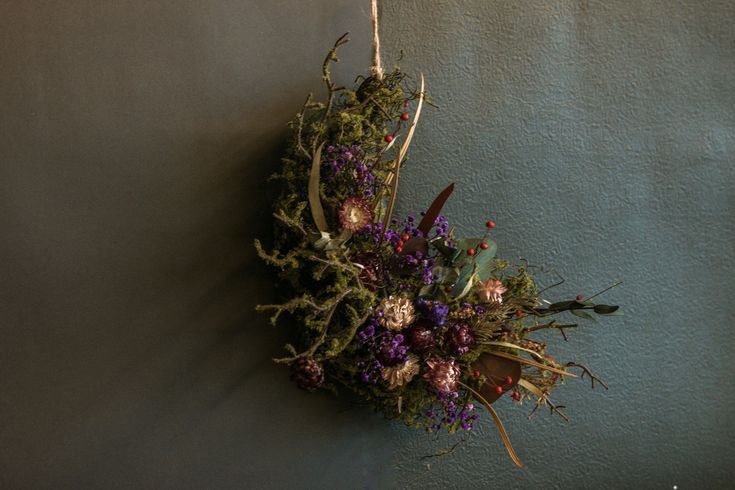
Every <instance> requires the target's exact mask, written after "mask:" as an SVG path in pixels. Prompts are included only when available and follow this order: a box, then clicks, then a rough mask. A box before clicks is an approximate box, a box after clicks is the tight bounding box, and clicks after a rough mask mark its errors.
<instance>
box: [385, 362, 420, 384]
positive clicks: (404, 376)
mask: <svg viewBox="0 0 735 490" xmlns="http://www.w3.org/2000/svg"><path fill="white" fill-rule="evenodd" d="M418 372H419V358H418V357H416V356H415V355H413V354H410V355H409V356H408V359H406V362H404V363H403V364H398V365H397V366H388V367H384V368H383V379H384V380H385V381H387V382H388V389H389V390H394V389H396V388H398V387H399V386H403V385H405V384H406V383H408V382H409V381H411V380H412V379H413V377H414V376H416V375H417V374H418Z"/></svg>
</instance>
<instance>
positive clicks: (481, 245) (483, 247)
mask: <svg viewBox="0 0 735 490" xmlns="http://www.w3.org/2000/svg"><path fill="white" fill-rule="evenodd" d="M489 246H490V245H488V244H487V243H485V242H482V243H481V244H480V248H481V249H483V250H487V247H489Z"/></svg>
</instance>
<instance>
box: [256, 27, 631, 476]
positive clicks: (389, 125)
mask: <svg viewBox="0 0 735 490" xmlns="http://www.w3.org/2000/svg"><path fill="white" fill-rule="evenodd" d="M345 42H347V39H346V35H345V36H342V37H341V38H339V40H337V42H336V43H335V45H334V47H333V48H332V49H331V50H330V51H329V53H328V55H327V57H326V59H325V60H324V64H323V67H322V74H323V79H324V82H325V84H326V88H327V97H326V101H325V102H318V101H316V100H314V99H313V98H312V96H311V95H310V96H309V97H308V98H307V99H306V102H305V103H304V106H303V108H302V110H301V111H300V112H299V113H298V114H297V116H296V118H295V120H294V121H293V122H292V123H291V127H292V129H293V134H292V137H291V139H290V141H289V143H288V145H287V147H286V150H285V153H284V156H283V159H282V161H283V168H282V170H281V171H280V172H279V173H277V174H276V175H274V178H275V179H277V180H278V181H279V182H280V185H281V189H282V191H281V193H280V196H279V197H278V198H277V199H276V201H275V202H274V210H275V213H274V214H273V216H274V218H275V227H274V247H273V249H272V250H271V251H266V250H265V249H264V248H263V246H262V245H261V243H260V242H259V241H256V242H255V246H256V248H257V251H258V254H259V255H260V257H262V259H263V260H265V261H266V262H267V263H269V264H271V265H272V266H274V267H275V268H276V269H277V270H278V279H277V290H278V292H279V294H281V295H282V296H283V298H284V301H283V302H282V303H280V304H272V305H260V306H258V309H259V310H269V311H272V313H273V314H272V316H271V318H270V320H271V323H273V324H274V325H275V324H276V323H277V321H278V320H279V319H282V318H283V320H284V321H283V323H286V324H287V325H290V326H291V327H292V329H291V331H292V333H293V340H292V342H291V343H289V344H287V345H286V346H285V349H286V351H287V352H288V355H287V356H286V357H282V358H278V359H276V360H275V361H276V362H277V363H281V364H287V365H289V366H290V368H291V378H292V380H293V381H294V382H295V383H296V384H297V385H298V386H299V387H300V388H303V389H307V390H315V389H318V388H328V389H332V390H335V391H338V390H340V389H345V388H346V389H347V390H348V391H349V392H352V393H354V394H356V395H357V396H359V397H360V398H361V399H363V400H364V401H366V402H368V403H369V404H371V405H372V406H373V407H374V408H375V409H376V410H378V411H380V412H382V413H383V414H385V415H386V416H387V417H389V418H392V419H399V420H402V421H403V422H405V423H406V424H408V425H409V426H415V427H421V428H424V429H426V430H429V431H435V430H439V429H446V430H448V431H449V432H456V431H462V430H465V431H469V430H471V429H472V428H473V426H474V425H475V423H476V421H477V419H478V416H479V412H480V411H479V410H478V409H477V406H478V404H481V405H483V406H484V407H486V408H487V410H488V411H489V413H490V415H491V416H492V419H493V421H494V422H495V424H496V426H497V427H498V429H499V431H500V434H501V437H502V439H503V441H504V443H505V445H506V448H507V449H508V452H509V454H510V456H511V458H512V459H513V461H514V462H515V463H516V464H517V465H519V466H521V463H520V461H519V460H518V458H517V456H516V455H515V452H514V451H513V448H512V446H511V444H510V441H509V439H508V436H507V434H506V433H505V430H504V428H503V425H502V423H501V422H500V419H499V418H498V415H497V413H496V412H495V410H494V409H493V407H492V404H493V403H494V402H495V401H496V400H498V399H499V398H500V397H502V396H504V395H508V396H510V397H511V398H512V399H513V400H514V401H515V402H518V404H520V403H521V402H522V401H524V400H531V401H532V403H533V404H534V409H533V410H534V411H535V410H536V409H538V408H539V407H542V406H545V407H548V408H549V409H550V410H551V412H552V413H557V414H559V415H560V416H562V417H564V418H566V416H565V415H564V413H563V411H562V410H561V409H562V408H563V407H560V406H557V405H556V404H554V403H553V402H552V400H551V399H550V393H551V392H552V390H553V389H554V388H555V387H557V386H558V385H559V384H560V383H562V382H563V381H564V380H565V379H567V378H572V377H576V376H577V375H576V374H574V373H573V372H572V370H573V369H576V370H577V371H576V372H577V374H579V373H580V372H581V375H582V376H585V375H587V376H589V378H590V379H591V381H592V387H593V388H594V386H595V383H599V384H600V385H602V386H604V387H605V388H607V386H606V385H605V384H604V383H603V382H602V381H600V380H599V379H598V378H597V377H595V375H593V374H592V372H591V371H590V370H589V369H587V368H586V367H585V366H583V365H581V364H577V363H575V362H566V363H562V362H558V361H557V360H555V359H554V358H553V357H552V356H551V355H549V354H548V352H547V345H546V343H544V342H539V341H536V340H533V338H532V335H533V334H534V333H535V332H537V331H539V330H543V329H556V330H558V331H559V332H561V334H562V335H564V338H565V339H566V333H565V330H566V329H571V328H573V327H576V326H577V325H576V324H574V323H563V322H560V321H558V320H556V319H555V318H556V315H558V314H560V313H563V312H569V313H571V314H573V315H576V316H577V317H580V318H582V319H591V318H592V316H591V314H598V315H609V314H614V313H615V312H616V311H617V310H618V307H617V306H612V305H604V304H596V303H594V302H592V301H591V300H592V299H593V298H592V297H591V298H588V299H584V298H582V297H581V296H578V297H577V298H575V299H571V300H567V301H560V302H554V303H549V302H548V301H546V300H545V299H544V297H543V296H542V293H543V292H545V291H541V290H539V287H538V286H537V284H536V282H535V281H534V278H533V277H532V275H531V273H530V271H529V267H528V266H527V264H525V263H521V264H511V263H510V262H507V261H505V260H500V259H498V258H496V249H497V247H496V244H495V242H494V241H493V240H492V238H491V236H492V230H493V228H494V227H495V223H494V222H493V221H492V220H488V221H487V222H486V223H484V226H482V228H481V229H482V233H480V234H479V235H480V236H479V237H477V238H459V237H457V236H455V233H454V230H453V229H452V228H451V227H450V224H449V221H448V220H447V218H446V217H445V216H443V215H442V214H441V209H442V207H443V205H444V203H445V202H446V200H447V199H448V198H449V197H450V195H451V194H452V192H453V189H454V185H453V184H450V185H449V186H448V187H446V188H445V189H444V190H443V191H441V192H440V193H439V194H438V196H437V197H436V199H435V200H434V201H433V202H432V203H430V205H429V206H428V207H423V206H421V205H419V207H418V210H419V211H421V210H423V212H421V213H419V214H418V215H409V216H406V217H405V218H400V219H399V218H396V217H394V216H393V208H394V204H395V201H396V199H397V197H398V184H399V182H400V175H401V170H402V165H403V163H404V161H405V159H406V156H407V152H408V148H409V145H410V144H411V141H412V138H413V136H414V131H415V129H416V125H417V123H418V121H419V118H420V115H421V113H422V109H423V108H424V107H425V105H426V104H428V101H427V97H426V93H425V89H424V79H423V76H422V77H421V78H420V81H419V83H418V87H414V88H410V83H409V78H408V77H407V76H406V75H405V74H404V73H402V72H401V71H400V70H398V69H396V70H394V71H392V72H390V73H385V74H383V73H382V70H381V69H379V67H378V69H374V70H373V74H372V75H370V76H368V77H367V78H364V77H359V78H358V79H357V81H356V87H355V88H353V89H350V88H346V87H338V86H336V84H335V83H334V82H333V81H332V79H331V77H330V72H329V68H330V64H331V63H332V62H335V61H337V49H338V48H339V47H340V46H341V45H342V44H344V43H345ZM377 59H378V60H379V57H377ZM596 296H597V295H595V297H596Z"/></svg>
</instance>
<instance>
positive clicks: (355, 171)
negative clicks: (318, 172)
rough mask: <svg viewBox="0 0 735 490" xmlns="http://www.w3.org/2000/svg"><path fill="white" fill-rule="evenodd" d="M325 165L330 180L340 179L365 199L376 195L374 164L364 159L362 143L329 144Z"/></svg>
mask: <svg viewBox="0 0 735 490" xmlns="http://www.w3.org/2000/svg"><path fill="white" fill-rule="evenodd" d="M324 166H325V167H326V170H327V172H325V174H326V178H327V180H328V181H329V182H335V181H337V180H338V179H339V180H342V181H343V182H345V183H346V184H347V185H348V187H350V188H352V190H353V191H354V194H353V195H356V196H359V197H362V198H365V199H367V198H371V197H373V196H375V191H376V179H375V175H374V174H373V169H372V165H371V164H369V163H365V162H364V161H363V160H362V157H361V153H360V145H352V146H342V145H336V146H335V145H329V146H328V147H327V148H326V158H325V163H324Z"/></svg>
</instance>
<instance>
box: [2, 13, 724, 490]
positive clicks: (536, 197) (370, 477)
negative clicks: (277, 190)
mask: <svg viewBox="0 0 735 490" xmlns="http://www.w3.org/2000/svg"><path fill="white" fill-rule="evenodd" d="M368 13H369V2H367V0H365V1H360V2H355V1H346V0H342V1H331V2H325V1H322V2H320V1H316V0H310V1H295V0H288V1H286V0H277V1H273V0H271V1H267V2H266V1H261V0H253V1H249V2H242V1H238V2H236V1H232V0H221V1H209V0H207V1H196V2H195V1H189V0H186V1H178V2H149V1H142V0H132V1H130V2H124V3H123V2H110V1H98V0H95V1H92V0H88V1H77V2H58V1H51V2H37V1H28V2H13V3H10V2H4V3H0V63H1V66H2V74H1V75H0V107H2V111H1V112H0V196H2V201H1V202H2V206H0V227H2V234H0V254H1V260H0V274H1V275H2V277H3V281H2V283H0V319H1V320H2V321H0V373H1V374H2V378H1V379H2V382H1V385H0V386H2V388H1V390H0V391H1V393H2V396H1V397H0V419H1V420H2V423H1V424H0V487H1V488H12V489H24V488H33V489H36V488H54V489H58V488H74V489H79V488H156V489H161V488H172V489H174V488H175V489H182V488H320V489H321V488H482V489H484V488H521V487H528V488H530V487H543V488H590V487H599V488H628V487H637V488H673V486H674V485H677V486H678V488H680V489H686V488H729V487H731V486H732V479H733V476H735V475H733V470H732V468H733V467H735V452H734V451H733V449H732V442H731V441H732V440H733V439H734V438H735V422H733V418H732V416H731V414H732V404H733V403H735V384H734V383H733V382H732V378H731V376H732V373H733V372H734V371H735V361H734V360H733V355H732V349H733V345H734V344H735V334H734V333H733V331H734V330H733V322H732V319H731V314H732V309H733V307H732V293H733V290H735V287H734V286H735V266H734V265H733V262H734V260H733V259H735V247H733V242H734V241H735V219H734V215H735V166H734V165H733V157H735V88H734V87H735V29H734V28H733V25H735V4H734V3H733V2H731V1H728V0H707V1H700V0H678V1H667V2H664V1H656V0H653V1H648V2H638V1H633V0H621V1H617V2H600V1H594V0H577V1H572V0H552V1H523V2H502V1H496V0H465V1H459V0H445V1H438V0H422V1H418V0H413V1H410V0H402V1H399V0H382V1H381V15H382V21H381V33H382V46H383V55H384V56H383V58H384V61H385V62H386V64H388V65H391V64H392V62H393V61H394V60H396V59H397V58H398V57H399V55H400V52H401V50H402V51H403V59H402V62H401V64H402V67H403V68H404V70H406V71H407V72H409V73H412V74H414V75H415V76H417V75H418V74H419V73H420V72H423V73H424V74H425V75H426V80H427V84H428V90H429V91H430V93H431V94H432V96H433V98H434V101H435V102H436V103H437V105H438V106H440V108H439V109H437V110H427V111H426V113H425V114H424V116H423V117H422V121H421V124H420V126H419V129H418V131H417V134H416V139H415V143H414V145H413V146H412V152H411V157H410V160H409V162H408V164H407V166H406V170H405V172H404V174H403V175H404V177H403V181H402V188H401V192H402V194H401V197H400V202H399V208H400V209H399V212H409V211H415V210H416V209H418V208H421V207H423V206H425V205H426V203H427V202H428V201H429V200H430V199H431V198H432V197H433V196H434V194H435V193H436V191H437V190H438V189H440V188H442V187H443V186H444V185H445V184H446V183H447V182H449V181H454V182H456V183H457V191H456V192H455V194H454V195H453V196H452V198H451V200H450V201H449V203H448V205H447V208H446V214H447V215H448V216H449V217H450V219H451V220H452V221H453V222H454V223H455V224H456V225H457V227H458V229H459V230H460V231H461V232H462V233H467V234H470V233H472V230H474V229H478V228H479V227H481V226H482V223H483V222H484V221H485V219H486V217H487V216H492V217H493V218H494V219H495V221H496V222H497V223H498V228H497V229H496V230H497V231H496V238H497V241H498V244H499V247H500V252H499V253H500V255H501V256H504V257H507V258H515V257H517V256H519V255H522V256H524V257H526V258H528V259H529V260H530V261H532V262H533V263H536V264H544V265H546V266H548V267H549V268H555V269H557V270H559V271H561V272H562V273H563V275H564V277H565V278H566V280H567V282H566V283H565V284H564V285H563V286H561V287H559V288H558V294H559V295H560V296H563V295H569V294H572V295H573V294H577V293H581V294H587V295H589V294H590V293H593V292H595V291H597V290H599V289H602V288H604V287H606V286H607V285H608V284H609V283H610V282H612V281H614V280H617V279H623V280H625V284H624V286H622V287H620V288H618V289H615V290H613V291H611V292H610V293H609V294H608V296H607V298H606V299H608V300H609V301H610V302H612V303H619V304H622V305H624V309H625V315H626V316H624V317H620V318H617V319H606V320H604V321H601V322H599V323H597V324H591V325H589V326H587V327H585V328H584V329H579V331H576V332H574V333H573V335H572V337H571V339H570V341H569V342H568V343H567V344H564V343H563V342H561V339H558V338H557V339H555V340H556V341H557V342H558V345H559V347H558V352H560V356H559V357H561V358H565V357H569V356H572V355H573V356H574V357H575V358H578V359H579V360H582V361H584V362H586V363H587V364H589V365H590V366H591V367H592V368H593V369H594V370H595V371H596V372H597V373H598V374H600V375H601V376H602V377H603V378H604V379H605V380H606V381H608V383H609V385H610V390H609V391H608V392H602V391H598V390H595V391H590V390H589V385H588V384H587V383H586V382H583V381H570V382H569V383H568V384H567V385H566V386H565V387H563V388H562V389H560V390H559V391H558V394H557V400H558V402H560V403H562V404H564V405H566V406H567V407H568V413H569V415H570V416H571V421H570V422H569V423H563V422H562V421H560V420H559V419H557V418H550V417H548V416H547V414H545V413H541V414H539V415H538V416H537V417H536V418H535V419H534V420H533V421H528V420H526V416H527V414H528V412H529V411H530V407H523V408H522V409H517V408H515V407H513V406H512V405H511V403H510V402H508V401H507V400H501V401H500V402H498V404H497V407H498V410H499V412H500V414H501V416H502V417H503V420H504V421H505V422H506V425H507V427H508V429H509V432H510V434H511V437H512V439H513V441H514V443H515V446H516V449H517V451H518V453H519V455H520V457H521V459H522V460H523V461H524V462H525V463H526V464H527V469H525V470H517V469H515V468H514V467H513V466H512V464H511V463H510V461H509V460H508V459H507V457H506V455H505V453H504V450H503V448H502V444H501V443H500V440H499V438H498V436H497V434H496V432H495V430H494V429H493V427H492V426H491V423H490V421H489V420H488V419H487V418H485V419H484V422H483V423H482V424H480V427H479V430H477V432H476V433H473V434H472V435H470V436H468V437H465V438H464V439H465V440H464V442H463V443H462V444H461V445H459V446H458V447H457V449H456V450H455V451H454V452H453V453H452V454H450V455H448V456H445V457H442V458H432V459H424V458H423V456H426V455H428V454H431V453H433V452H435V451H436V450H440V449H445V448H448V447H449V446H451V445H452V444H453V443H454V442H455V441H456V440H457V439H456V438H453V437H448V436H441V437H438V438H437V437H435V436H429V435H426V434H424V433H420V432H415V431H411V430H408V429H406V428H404V427H402V426H400V425H398V424H396V423H392V422H389V421H385V420H383V419H381V418H380V417H379V416H377V415H374V414H372V413H370V412H369V411H367V410H365V409H363V408H359V407H354V406H351V405H349V404H347V403H346V402H345V401H344V400H335V399H333V398H331V397H329V396H327V395H310V394H306V393H302V392H300V391H298V390H296V389H295V388H294V387H293V386H292V385H291V384H290V383H289V381H288V377H287V373H286V372H285V371H284V370H283V369H282V368H279V367H278V366H275V365H273V364H272V363H271V362H270V361H269V359H270V358H271V357H272V356H274V355H276V354H278V353H279V352H280V345H281V343H282V342H281V341H282V340H283V339H282V338H281V334H280V333H279V332H276V331H273V330H272V329H270V328H269V327H268V326H267V325H266V323H265V322H264V321H263V318H261V317H259V316H257V315H255V314H254V313H253V311H252V308H253V306H254V305H255V304H256V303H258V302H261V301H267V300H269V299H270V298H271V296H272V290H271V286H270V284H269V282H268V280H267V275H266V274H267V273H268V271H267V269H266V268H265V267H263V266H262V265H260V264H259V263H258V262H257V261H256V259H255V257H254V253H253V250H252V248H251V245H250V244H251V242H252V239H253V238H254V237H255V236H265V235H267V234H268V232H269V228H270V223H269V220H268V219H267V212H268V210H269V193H268V192H267V191H266V190H265V189H264V186H263V181H264V179H265V177H266V176H267V175H268V174H269V173H270V172H272V171H273V170H274V169H275V168H276V167H277V165H278V155H279V151H280V145H281V143H282V142H283V140H284V138H285V137H286V134H287V133H286V126H285V125H286V122H287V121H288V120H289V119H290V118H291V117H292V115H293V114H294V113H295V112H296V110H297V109H298V107H299V105H300V103H301V102H303V98H304V96H305V94H306V93H308V92H310V91H314V92H319V91H320V90H321V86H320V83H321V82H320V78H319V77H320V74H319V66H320V64H321V60H322V58H323V56H324V54H325V52H326V50H327V49H328V47H329V46H330V45H331V43H332V42H333V41H334V39H336V37H338V36H339V35H340V34H342V33H343V32H345V31H351V38H352V42H351V43H350V44H349V45H348V46H347V47H346V48H345V49H344V50H343V52H342V59H343V61H342V63H340V66H339V67H338V68H337V69H336V70H335V73H336V76H337V78H338V79H339V80H341V81H342V82H343V83H349V82H351V80H352V79H353V78H354V76H355V74H357V73H361V72H363V71H364V70H365V68H366V67H367V65H368V64H369V54H370V52H369V46H370V32H369V27H370V26H369V17H368Z"/></svg>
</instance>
